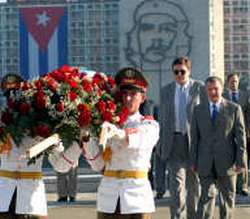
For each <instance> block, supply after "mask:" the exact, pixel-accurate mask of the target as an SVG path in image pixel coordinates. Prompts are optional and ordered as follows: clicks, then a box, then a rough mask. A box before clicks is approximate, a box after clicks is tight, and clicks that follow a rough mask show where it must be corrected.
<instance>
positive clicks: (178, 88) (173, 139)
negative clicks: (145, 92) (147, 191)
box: [156, 57, 205, 219]
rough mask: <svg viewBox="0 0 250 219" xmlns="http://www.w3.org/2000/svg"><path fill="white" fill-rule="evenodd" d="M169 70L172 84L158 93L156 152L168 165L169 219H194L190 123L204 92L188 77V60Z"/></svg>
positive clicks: (195, 182) (195, 187)
mask: <svg viewBox="0 0 250 219" xmlns="http://www.w3.org/2000/svg"><path fill="white" fill-rule="evenodd" d="M172 70H173V76H174V79H175V81H173V82H172V83H170V84H168V85H166V86H165V87H163V88H162V90H161V99H160V104H161V108H160V124H161V138H160V144H159V146H158V147H157V148H156V150H157V154H158V156H159V157H160V158H161V159H162V161H167V165H168V171H169V189H170V194H171V202H172V203H171V218H190V219H193V218H194V217H195V213H196V207H197V202H198V198H199V183H198V177H197V175H196V174H194V173H193V172H192V171H191V169H190V168H189V167H190V166H189V164H190V157H189V149H190V121H191V118H192V113H193V108H194V106H195V105H197V104H199V103H200V102H201V101H202V100H203V99H204V98H205V90H204V86H203V83H201V82H199V81H196V80H193V79H191V78H190V74H191V62H190V60H189V59H188V58H187V57H180V58H177V59H176V60H174V62H173V64H172ZM163 173H164V174H165V171H164V172H163ZM186 212H187V214H186Z"/></svg>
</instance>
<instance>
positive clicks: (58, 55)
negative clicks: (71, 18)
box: [19, 7, 68, 80]
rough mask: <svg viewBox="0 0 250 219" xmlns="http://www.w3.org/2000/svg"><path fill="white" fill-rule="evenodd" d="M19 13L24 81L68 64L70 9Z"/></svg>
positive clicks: (23, 10)
mask: <svg viewBox="0 0 250 219" xmlns="http://www.w3.org/2000/svg"><path fill="white" fill-rule="evenodd" d="M19 10H20V11H19V27H20V29H19V37H20V73H21V75H22V77H23V78H24V79H26V80H28V79H34V78H37V77H39V76H41V75H43V74H45V73H47V72H50V71H52V70H54V69H56V68H58V67H60V66H62V65H63V64H67V61H68V51H67V9H66V8H65V7H29V8H28V7H27V8H20V9H19Z"/></svg>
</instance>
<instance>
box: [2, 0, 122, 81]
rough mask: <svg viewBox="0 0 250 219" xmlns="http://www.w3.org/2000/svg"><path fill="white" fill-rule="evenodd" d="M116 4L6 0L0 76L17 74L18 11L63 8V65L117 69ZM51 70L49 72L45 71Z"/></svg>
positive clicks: (113, 0) (108, 0)
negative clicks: (32, 8) (64, 56)
mask: <svg viewBox="0 0 250 219" xmlns="http://www.w3.org/2000/svg"><path fill="white" fill-rule="evenodd" d="M118 2H119V1H118V0H105V1H102V0H82V1H79V0H78V1H74V0H50V1H47V0H46V1H44V0H29V1H26V0H9V1H8V2H7V3H5V4H0V74H1V77H2V76H3V75H5V74H7V73H10V72H11V73H19V72H20V62H22V60H20V52H21V51H20V44H21V41H20V33H19V32H20V21H19V19H20V9H22V8H28V7H33V6H35V7H65V8H66V10H67V28H68V29H67V42H65V43H67V50H68V53H67V64H69V65H74V66H84V67H86V68H89V69H92V70H102V71H104V72H107V73H113V72H116V71H117V70H118V68H119V37H118V34H119V31H118V30H119V19H118V13H119V7H118ZM49 70H51V69H49Z"/></svg>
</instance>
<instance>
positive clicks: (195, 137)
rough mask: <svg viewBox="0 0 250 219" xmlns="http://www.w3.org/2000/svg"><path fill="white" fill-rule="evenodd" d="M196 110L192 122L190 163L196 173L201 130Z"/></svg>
mask: <svg viewBox="0 0 250 219" xmlns="http://www.w3.org/2000/svg"><path fill="white" fill-rule="evenodd" d="M196 114H197V113H196V108H195V109H194V112H193V116H192V121H191V127H190V129H191V148H190V159H191V161H190V163H191V168H192V170H193V171H194V172H196V171H197V168H198V144H199V138H200V134H199V128H198V124H197V117H196Z"/></svg>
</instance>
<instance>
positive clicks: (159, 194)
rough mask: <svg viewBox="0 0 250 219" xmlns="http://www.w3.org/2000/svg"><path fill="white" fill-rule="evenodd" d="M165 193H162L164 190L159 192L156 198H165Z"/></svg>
mask: <svg viewBox="0 0 250 219" xmlns="http://www.w3.org/2000/svg"><path fill="white" fill-rule="evenodd" d="M163 195H164V193H162V192H157V193H156V196H155V198H156V199H162V198H163Z"/></svg>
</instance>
